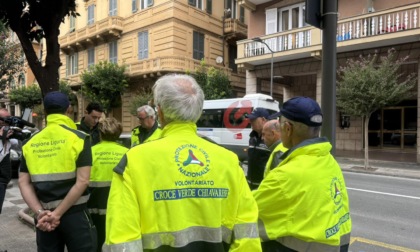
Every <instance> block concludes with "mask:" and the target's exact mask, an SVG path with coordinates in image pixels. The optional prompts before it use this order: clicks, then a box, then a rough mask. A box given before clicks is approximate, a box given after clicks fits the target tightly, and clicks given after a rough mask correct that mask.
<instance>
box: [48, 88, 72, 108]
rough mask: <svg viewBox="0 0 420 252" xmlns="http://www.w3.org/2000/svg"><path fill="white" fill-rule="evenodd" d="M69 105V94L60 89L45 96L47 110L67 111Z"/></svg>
mask: <svg viewBox="0 0 420 252" xmlns="http://www.w3.org/2000/svg"><path fill="white" fill-rule="evenodd" d="M69 105H70V102H69V98H68V97H67V95H66V94H63V93H61V92H59V91H53V92H49V93H47V94H46V95H45V97H44V109H45V110H46V111H66V109H67V108H68V107H69Z"/></svg>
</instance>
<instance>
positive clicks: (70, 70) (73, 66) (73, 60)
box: [66, 53, 78, 76]
mask: <svg viewBox="0 0 420 252" xmlns="http://www.w3.org/2000/svg"><path fill="white" fill-rule="evenodd" d="M77 65H78V53H74V54H71V55H68V56H67V65H66V67H67V76H70V75H74V74H77Z"/></svg>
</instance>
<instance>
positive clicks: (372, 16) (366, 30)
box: [237, 4, 420, 63]
mask: <svg viewBox="0 0 420 252" xmlns="http://www.w3.org/2000/svg"><path fill="white" fill-rule="evenodd" d="M419 11H420V4H413V5H408V6H404V7H399V8H393V9H389V10H385V11H380V12H374V13H368V14H363V15H360V16H357V17H352V18H347V19H343V20H340V21H338V23H337V42H338V43H337V47H340V46H341V44H340V42H343V41H347V40H352V39H359V38H366V37H375V36H383V35H385V34H391V33H395V32H401V31H409V30H414V29H418V28H420V24H419V17H418V15H419ZM410 35H412V34H410ZM261 39H262V40H263V41H264V42H265V43H266V44H267V45H268V46H269V47H270V48H271V49H272V50H273V51H274V52H275V53H276V52H284V51H290V50H296V49H301V48H309V47H314V46H318V47H319V46H320V45H321V44H322V36H321V30H319V29H317V28H314V27H312V26H307V27H303V28H299V29H294V30H290V31H286V32H280V33H275V34H270V35H267V36H263V37H261ZM378 39H379V37H378ZM355 43H358V42H357V41H355ZM360 43H364V42H363V41H360ZM307 50H309V49H307ZM266 54H271V52H270V50H268V48H267V46H266V45H265V44H263V43H260V42H255V41H250V40H247V41H243V42H239V43H238V60H237V62H238V61H240V59H241V58H250V57H255V56H260V55H266ZM240 63H242V62H240Z"/></svg>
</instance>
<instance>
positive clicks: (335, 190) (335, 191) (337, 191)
mask: <svg viewBox="0 0 420 252" xmlns="http://www.w3.org/2000/svg"><path fill="white" fill-rule="evenodd" d="M342 190H343V185H342V183H341V181H340V180H339V179H338V178H336V177H335V178H333V179H332V180H331V184H330V195H331V199H332V200H333V201H334V204H336V205H339V204H340V203H341V201H342V199H343V195H342V194H341V191H342Z"/></svg>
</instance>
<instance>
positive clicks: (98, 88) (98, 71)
mask: <svg viewBox="0 0 420 252" xmlns="http://www.w3.org/2000/svg"><path fill="white" fill-rule="evenodd" d="M125 69H126V67H125V66H118V65H117V64H114V63H110V62H107V61H102V62H99V63H98V64H96V65H93V66H91V67H90V68H89V69H87V70H85V71H84V72H83V73H82V74H81V80H82V85H83V87H82V93H83V95H85V96H86V97H87V98H88V100H91V101H96V102H99V103H100V104H102V106H103V107H104V109H105V111H106V112H109V110H110V109H111V108H114V107H118V106H120V105H121V104H120V101H121V95H122V94H123V93H124V91H125V89H126V88H127V87H128V77H127V76H126V75H125Z"/></svg>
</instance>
